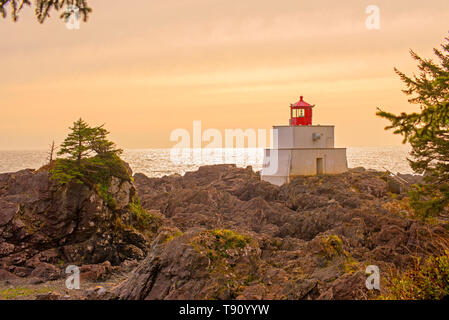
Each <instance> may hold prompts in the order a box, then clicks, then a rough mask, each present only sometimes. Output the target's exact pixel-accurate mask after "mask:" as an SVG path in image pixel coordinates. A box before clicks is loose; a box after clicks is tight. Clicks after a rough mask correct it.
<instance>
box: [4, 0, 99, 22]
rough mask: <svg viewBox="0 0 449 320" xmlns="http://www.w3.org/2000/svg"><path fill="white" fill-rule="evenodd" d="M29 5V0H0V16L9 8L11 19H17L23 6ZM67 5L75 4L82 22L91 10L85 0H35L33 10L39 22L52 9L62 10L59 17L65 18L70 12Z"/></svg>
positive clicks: (45, 17)
mask: <svg viewBox="0 0 449 320" xmlns="http://www.w3.org/2000/svg"><path fill="white" fill-rule="evenodd" d="M31 6H32V4H31V1H30V0H0V16H2V17H3V18H6V16H7V13H8V10H9V12H10V14H11V18H12V19H13V21H17V19H18V17H19V13H20V11H22V9H23V8H24V7H31ZM69 6H77V7H78V8H79V12H80V14H81V16H82V18H83V21H84V22H86V21H87V19H88V16H89V13H90V12H92V9H91V8H90V7H89V5H88V4H87V1H86V0H36V1H35V9H34V12H35V15H36V18H37V20H38V21H39V22H40V23H43V22H44V21H45V20H46V19H47V18H48V17H50V12H51V11H52V10H54V11H62V13H61V15H60V18H61V19H67V18H68V17H69V16H70V14H71V13H70V12H69V11H68V10H67V9H68V8H69Z"/></svg>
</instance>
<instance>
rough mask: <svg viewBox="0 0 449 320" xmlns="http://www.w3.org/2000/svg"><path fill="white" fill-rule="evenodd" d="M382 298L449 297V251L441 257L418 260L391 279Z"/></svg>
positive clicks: (424, 298)
mask: <svg viewBox="0 0 449 320" xmlns="http://www.w3.org/2000/svg"><path fill="white" fill-rule="evenodd" d="M389 282H390V283H389V285H388V287H387V292H388V293H387V294H386V295H384V296H381V299H391V300H430V299H432V300H437V299H443V298H448V297H449V252H447V251H446V254H445V255H443V256H440V257H433V256H431V257H429V258H427V259H426V260H425V261H424V262H422V261H421V260H420V259H417V260H416V263H415V266H414V267H413V268H411V269H409V270H407V271H406V272H405V273H402V275H399V273H398V274H397V276H395V277H393V278H392V279H391V280H390V281H389Z"/></svg>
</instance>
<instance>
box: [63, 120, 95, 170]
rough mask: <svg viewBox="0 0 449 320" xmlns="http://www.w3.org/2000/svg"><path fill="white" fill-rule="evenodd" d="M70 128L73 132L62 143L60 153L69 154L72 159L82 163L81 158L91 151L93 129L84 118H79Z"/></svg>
mask: <svg viewBox="0 0 449 320" xmlns="http://www.w3.org/2000/svg"><path fill="white" fill-rule="evenodd" d="M70 130H72V132H70V133H69V135H68V136H67V138H66V139H65V140H64V142H63V143H62V144H61V148H60V150H59V152H58V155H67V156H68V158H69V159H70V160H76V161H77V162H78V163H80V162H81V159H83V158H84V157H86V156H88V155H89V154H90V152H91V149H90V143H91V133H92V129H91V128H90V127H89V125H88V124H87V123H86V122H84V121H83V119H81V118H79V120H78V121H75V122H74V123H73V127H71V128H70Z"/></svg>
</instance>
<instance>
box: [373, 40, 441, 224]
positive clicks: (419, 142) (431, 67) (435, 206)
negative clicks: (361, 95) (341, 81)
mask: <svg viewBox="0 0 449 320" xmlns="http://www.w3.org/2000/svg"><path fill="white" fill-rule="evenodd" d="M445 40H446V42H445V43H443V44H442V45H441V48H442V49H441V50H440V49H434V53H435V55H436V57H437V58H438V62H435V61H433V60H432V59H424V58H421V57H420V56H419V55H418V54H416V53H415V52H413V51H410V53H411V56H412V58H413V59H414V60H416V61H417V63H418V69H419V74H418V75H413V77H409V76H407V75H405V74H404V73H402V72H400V71H399V70H397V69H396V68H395V71H396V73H397V74H398V75H399V76H400V78H401V80H402V81H403V82H404V83H405V84H406V87H407V88H406V89H405V90H403V92H404V93H405V94H406V95H409V96H411V98H410V99H409V102H410V103H412V104H417V105H419V106H420V112H413V113H409V114H407V113H404V112H403V113H401V114H400V115H394V114H392V113H389V112H385V111H383V110H381V109H379V110H378V112H377V115H378V116H380V117H383V118H386V119H388V120H389V121H390V122H391V125H389V126H387V127H386V128H385V129H395V130H394V133H395V134H401V135H403V136H404V140H403V143H406V142H408V143H410V145H411V147H412V151H411V154H410V155H411V157H410V158H409V159H408V161H409V163H410V166H411V168H412V169H413V170H414V171H415V172H416V173H419V174H424V176H425V177H424V182H425V183H424V184H422V185H419V186H415V187H414V188H413V189H412V190H411V192H410V195H411V204H412V205H413V207H414V209H415V212H417V213H418V214H420V215H421V216H423V217H429V216H435V215H438V214H441V213H443V212H444V211H447V210H448V205H449V38H446V39H445Z"/></svg>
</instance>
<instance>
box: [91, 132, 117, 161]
mask: <svg viewBox="0 0 449 320" xmlns="http://www.w3.org/2000/svg"><path fill="white" fill-rule="evenodd" d="M103 127H104V124H103V125H101V126H99V127H95V128H92V129H91V133H90V138H89V147H90V149H91V150H92V151H94V152H96V153H97V154H98V155H100V156H104V155H112V154H116V155H119V154H121V153H122V152H123V150H122V149H117V147H116V145H115V143H114V142H112V141H109V140H108V139H107V135H108V134H109V131H108V130H106V129H105V128H103Z"/></svg>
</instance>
